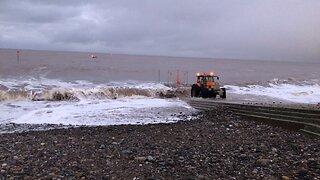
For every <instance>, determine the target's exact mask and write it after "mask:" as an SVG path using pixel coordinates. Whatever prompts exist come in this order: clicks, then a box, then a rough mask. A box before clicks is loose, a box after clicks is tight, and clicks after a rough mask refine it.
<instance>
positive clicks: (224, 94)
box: [220, 88, 227, 99]
mask: <svg viewBox="0 0 320 180" xmlns="http://www.w3.org/2000/svg"><path fill="white" fill-rule="evenodd" d="M221 91H222V95H221V96H220V97H221V98H222V99H225V98H227V91H226V88H221Z"/></svg>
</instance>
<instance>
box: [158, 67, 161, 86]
mask: <svg viewBox="0 0 320 180" xmlns="http://www.w3.org/2000/svg"><path fill="white" fill-rule="evenodd" d="M160 81H161V80H160V69H159V70H158V82H159V83H160Z"/></svg>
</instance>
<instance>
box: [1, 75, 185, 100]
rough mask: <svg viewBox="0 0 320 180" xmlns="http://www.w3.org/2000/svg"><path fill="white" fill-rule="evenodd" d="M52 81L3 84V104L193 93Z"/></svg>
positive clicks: (134, 84)
mask: <svg viewBox="0 0 320 180" xmlns="http://www.w3.org/2000/svg"><path fill="white" fill-rule="evenodd" d="M48 81H50V82H49V83H48ZM48 81H45V82H43V81H42V82H41V83H40V82H36V83H33V84H31V83H30V81H28V82H25V81H22V82H21V81H20V82H18V83H17V82H15V83H14V82H13V81H8V83H6V82H3V81H2V84H0V86H1V88H0V101H5V100H32V101H79V100H81V99H117V98H121V97H132V96H144V97H162V98H173V97H180V96H187V95H188V92H189V91H188V89H187V88H172V87H167V86H165V85H163V84H158V83H138V82H123V83H121V82H112V83H109V84H100V85H94V84H92V83H90V82H84V81H77V82H74V83H66V82H61V81H53V82H52V80H48ZM0 83H1V82H0ZM54 84H56V85H54Z"/></svg>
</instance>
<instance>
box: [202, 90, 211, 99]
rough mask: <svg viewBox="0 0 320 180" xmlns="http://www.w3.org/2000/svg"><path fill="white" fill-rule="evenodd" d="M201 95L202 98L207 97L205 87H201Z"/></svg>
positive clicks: (207, 93)
mask: <svg viewBox="0 0 320 180" xmlns="http://www.w3.org/2000/svg"><path fill="white" fill-rule="evenodd" d="M201 96H202V98H207V97H209V92H208V90H207V89H206V88H201Z"/></svg>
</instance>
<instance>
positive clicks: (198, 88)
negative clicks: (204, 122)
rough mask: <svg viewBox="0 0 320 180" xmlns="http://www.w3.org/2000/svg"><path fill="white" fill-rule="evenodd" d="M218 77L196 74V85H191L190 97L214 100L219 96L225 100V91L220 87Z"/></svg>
mask: <svg viewBox="0 0 320 180" xmlns="http://www.w3.org/2000/svg"><path fill="white" fill-rule="evenodd" d="M218 81H219V76H216V75H215V74H214V73H209V74H206V73H203V74H200V73H197V83H196V84H193V85H192V88H191V97H202V98H216V96H217V95H219V96H220V97H221V98H223V99H225V98H226V97H227V94H226V89H225V88H222V87H220V84H219V82H218Z"/></svg>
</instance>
